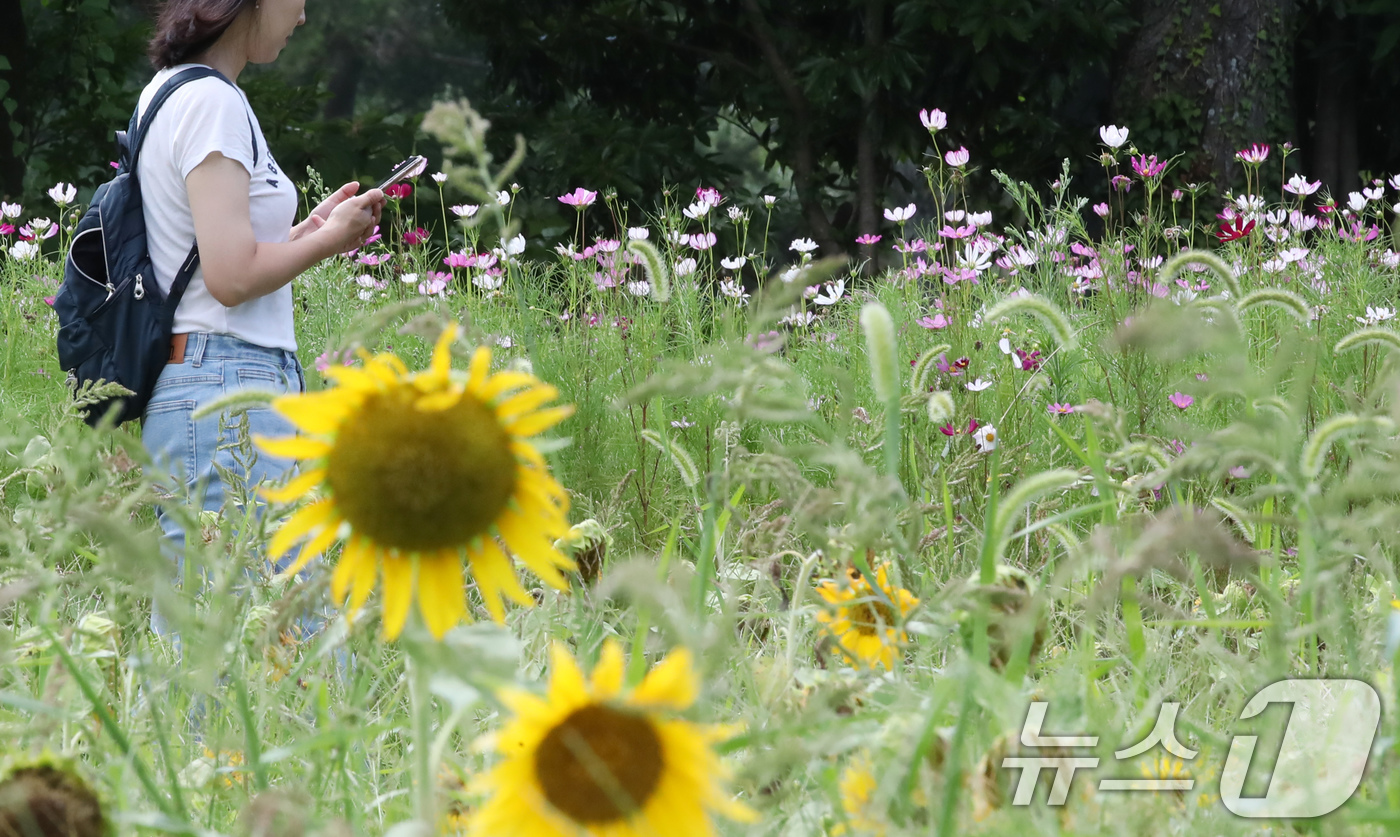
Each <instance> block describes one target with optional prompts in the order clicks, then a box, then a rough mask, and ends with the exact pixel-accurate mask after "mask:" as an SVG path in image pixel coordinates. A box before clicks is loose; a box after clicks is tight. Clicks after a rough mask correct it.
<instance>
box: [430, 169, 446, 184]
mask: <svg viewBox="0 0 1400 837" xmlns="http://www.w3.org/2000/svg"><path fill="white" fill-rule="evenodd" d="M433 182H434V183H446V182H447V173H446V172H441V171H439V172H433Z"/></svg>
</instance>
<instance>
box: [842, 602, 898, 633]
mask: <svg viewBox="0 0 1400 837" xmlns="http://www.w3.org/2000/svg"><path fill="white" fill-rule="evenodd" d="M846 612H847V613H849V614H850V619H851V627H853V628H855V629H856V633H859V634H864V635H866V636H869V635H871V634H874V633H876V632H878V631H879V630H880V629H881V628H889V627H892V626H893V625H894V610H893V609H891V608H890V606H889V605H887V604H885V603H884V602H881V601H876V600H873V599H871V600H867V601H863V602H860V603H858V604H853V605H851V606H850V607H848V608H847V609H846Z"/></svg>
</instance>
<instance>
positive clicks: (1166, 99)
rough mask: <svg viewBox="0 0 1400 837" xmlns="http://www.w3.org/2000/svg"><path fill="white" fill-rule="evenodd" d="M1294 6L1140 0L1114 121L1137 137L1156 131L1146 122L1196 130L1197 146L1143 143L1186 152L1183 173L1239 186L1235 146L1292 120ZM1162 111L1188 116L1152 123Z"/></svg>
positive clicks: (1268, 137)
mask: <svg viewBox="0 0 1400 837" xmlns="http://www.w3.org/2000/svg"><path fill="white" fill-rule="evenodd" d="M1296 5H1297V0H1139V2H1138V3H1137V4H1136V8H1135V10H1134V11H1135V16H1136V17H1137V18H1138V19H1139V20H1141V21H1142V27H1141V28H1140V29H1139V30H1138V32H1137V34H1136V36H1135V37H1134V39H1133V40H1132V42H1131V43H1130V44H1129V45H1128V47H1127V49H1126V50H1125V51H1124V53H1123V54H1122V56H1121V57H1120V61H1119V71H1120V72H1119V78H1118V83H1117V85H1116V87H1115V90H1114V95H1113V107H1112V111H1113V113H1112V117H1113V118H1112V119H1111V120H1110V121H1121V122H1123V123H1126V124H1127V126H1128V127H1129V128H1136V129H1139V130H1138V135H1137V137H1133V139H1137V138H1138V137H1143V138H1144V139H1146V138H1150V137H1152V136H1153V133H1152V131H1144V130H1142V129H1146V128H1151V129H1153V130H1155V131H1160V132H1161V133H1165V134H1168V135H1171V134H1176V135H1177V136H1181V135H1183V134H1184V135H1186V136H1188V137H1194V138H1195V142H1198V143H1199V146H1198V147H1195V148H1147V147H1145V146H1143V145H1140V146H1139V147H1141V148H1143V150H1144V151H1147V152H1150V153H1155V154H1157V155H1159V156H1161V157H1169V156H1171V155H1173V154H1175V153H1177V152H1181V151H1184V152H1187V154H1188V157H1187V168H1186V170H1185V171H1183V172H1182V177H1183V179H1186V180H1210V181H1213V182H1214V183H1215V185H1216V186H1217V188H1220V189H1221V190H1222V191H1223V190H1225V189H1228V188H1231V187H1232V186H1237V185H1238V182H1237V180H1236V177H1237V176H1238V173H1239V169H1238V168H1237V166H1238V163H1237V162H1236V161H1235V152H1237V151H1238V150H1239V149H1241V148H1244V147H1246V146H1248V145H1249V144H1250V143H1254V142H1270V141H1276V140H1278V139H1279V138H1280V135H1282V133H1283V132H1284V131H1286V130H1287V129H1288V127H1289V126H1291V125H1292V120H1291V118H1290V116H1289V112H1290V109H1291V108H1290V104H1291V102H1290V99H1289V95H1288V88H1287V83H1288V79H1289V76H1290V72H1289V71H1290V68H1291V61H1292V56H1291V54H1290V52H1289V50H1288V49H1287V47H1286V45H1287V44H1288V43H1289V36H1290V34H1291V28H1290V27H1291V20H1292V18H1293V15H1294V13H1295V8H1296ZM1163 112H1166V113H1172V112H1174V113H1175V114H1176V118H1177V119H1178V120H1180V121H1181V122H1182V123H1185V124H1180V123H1178V124H1155V125H1154V124H1153V118H1154V114H1160V113H1163ZM1158 118H1160V117H1158ZM1144 135H1145V136H1144ZM1160 135H1161V134H1158V136H1160Z"/></svg>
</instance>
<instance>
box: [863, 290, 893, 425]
mask: <svg viewBox="0 0 1400 837" xmlns="http://www.w3.org/2000/svg"><path fill="white" fill-rule="evenodd" d="M860 326H861V328H862V329H864V330H865V351H866V354H867V355H868V356H869V358H870V379H871V382H872V383H873V384H874V386H875V395H876V397H877V398H879V399H880V400H881V401H884V402H886V403H888V402H889V401H890V400H891V399H893V398H894V397H895V394H896V393H897V392H898V391H899V361H898V360H897V358H898V354H897V353H896V351H895V344H894V320H892V319H891V318H890V312H889V311H888V310H887V309H886V308H885V306H883V305H881V304H880V303H878V302H867V303H866V304H865V307H863V308H861V309H860Z"/></svg>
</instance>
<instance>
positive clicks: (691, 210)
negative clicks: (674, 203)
mask: <svg viewBox="0 0 1400 837" xmlns="http://www.w3.org/2000/svg"><path fill="white" fill-rule="evenodd" d="M681 214H682V215H684V216H685V217H687V218H689V219H691V220H692V221H699V220H700V219H701V218H704V217H705V216H706V215H709V214H710V204H709V203H707V202H705V201H696V202H695V203H693V204H691V205H690V206H687V207H686V208H685V209H682V210H681Z"/></svg>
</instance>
